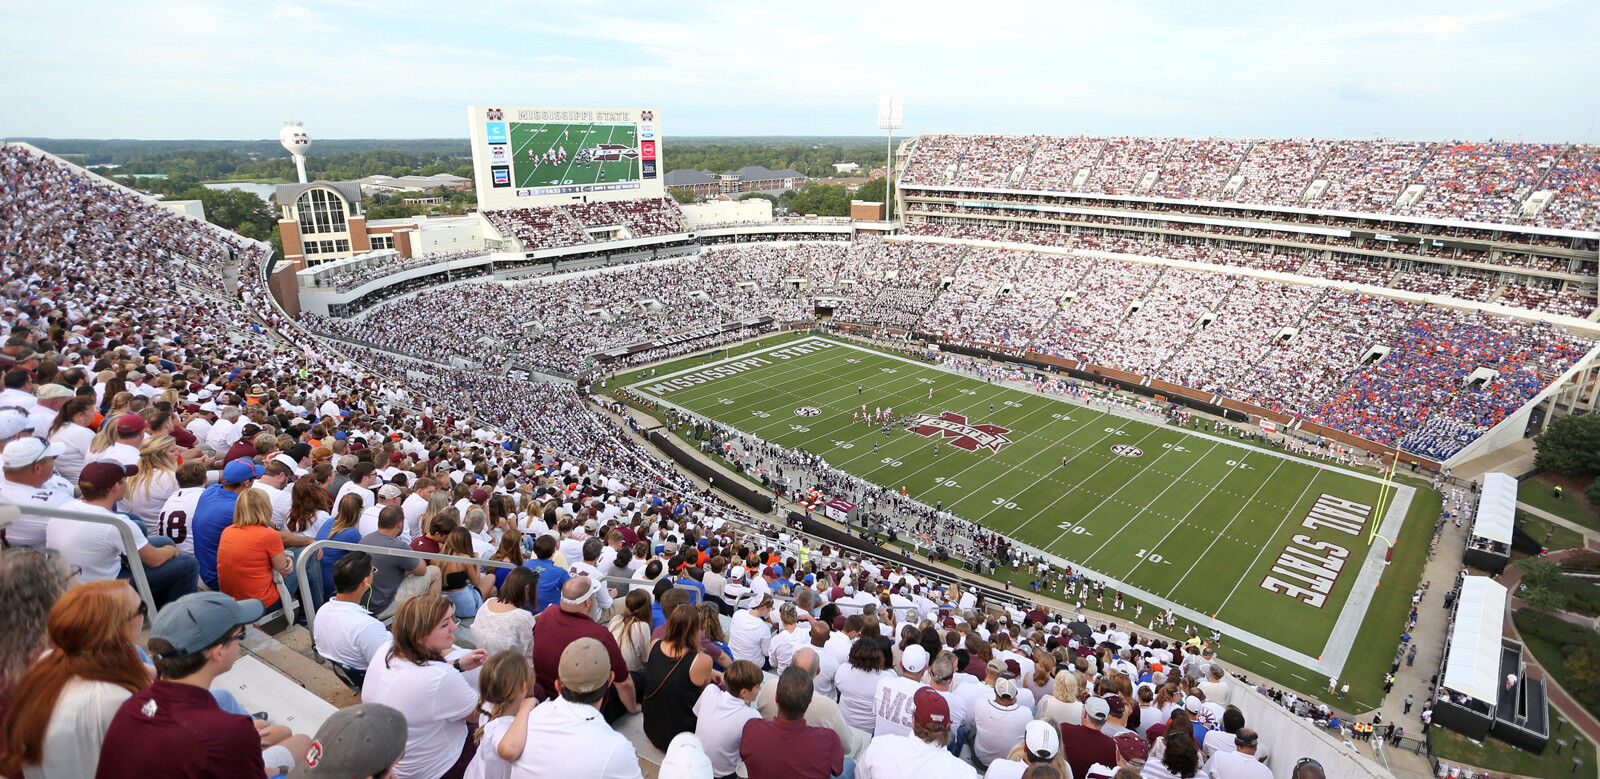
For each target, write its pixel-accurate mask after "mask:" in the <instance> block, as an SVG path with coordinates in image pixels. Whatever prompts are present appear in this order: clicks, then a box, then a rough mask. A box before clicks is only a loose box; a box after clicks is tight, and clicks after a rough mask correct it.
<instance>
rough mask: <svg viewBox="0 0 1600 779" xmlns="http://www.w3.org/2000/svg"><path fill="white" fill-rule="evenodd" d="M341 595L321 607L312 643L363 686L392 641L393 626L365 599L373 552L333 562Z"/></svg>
mask: <svg viewBox="0 0 1600 779" xmlns="http://www.w3.org/2000/svg"><path fill="white" fill-rule="evenodd" d="M333 586H334V589H335V590H336V591H337V593H338V594H336V595H334V596H333V598H331V599H330V600H329V601H328V602H327V603H325V604H323V606H322V607H321V608H319V609H317V621H316V624H315V626H314V628H313V630H312V642H313V644H315V646H316V649H317V654H319V655H322V656H323V657H325V658H327V659H328V660H331V661H333V662H335V663H338V664H339V665H341V666H344V671H345V673H346V674H347V675H349V676H350V677H351V679H352V680H353V681H355V683H356V684H357V685H358V686H359V685H360V684H361V681H362V677H364V676H365V675H366V670H367V667H368V666H370V665H371V664H372V659H373V657H374V655H376V654H377V652H378V649H379V648H381V647H382V646H383V645H384V644H386V643H388V642H389V640H390V638H391V637H390V635H389V629H388V628H386V627H384V626H383V623H382V622H379V621H378V620H377V619H375V618H373V616H372V613H371V612H369V611H367V608H366V606H363V605H362V601H363V600H364V599H365V598H366V597H367V592H368V591H370V590H371V589H372V555H369V554H367V553H366V552H350V553H349V554H346V555H345V556H343V557H341V558H339V562H336V563H334V564H333Z"/></svg>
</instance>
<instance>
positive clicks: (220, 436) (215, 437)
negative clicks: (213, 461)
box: [205, 419, 241, 454]
mask: <svg viewBox="0 0 1600 779" xmlns="http://www.w3.org/2000/svg"><path fill="white" fill-rule="evenodd" d="M240 427H241V425H240V424H239V423H238V422H237V421H233V422H229V421H228V420H226V419H218V420H217V421H216V422H215V423H213V424H212V425H211V432H210V433H208V434H206V437H205V442H206V446H209V447H211V451H213V452H216V453H217V454H222V453H224V452H226V451H228V447H230V446H233V442H234V440H235V439H237V438H238V437H239V428H240Z"/></svg>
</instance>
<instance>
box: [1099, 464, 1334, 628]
mask: <svg viewBox="0 0 1600 779" xmlns="http://www.w3.org/2000/svg"><path fill="white" fill-rule="evenodd" d="M1240 462H1244V461H1243V460H1240ZM1281 468H1283V461H1281V460H1280V461H1279V462H1278V464H1277V465H1276V466H1273V468H1272V473H1269V474H1267V478H1265V479H1262V480H1261V486H1259V487H1256V491H1255V494H1252V495H1251V496H1250V497H1249V498H1247V499H1245V502H1244V505H1242V506H1240V507H1239V510H1238V511H1237V512H1234V515H1233V517H1232V518H1231V519H1229V520H1228V524H1226V525H1223V526H1222V530H1220V531H1218V532H1217V534H1216V536H1215V537H1213V538H1212V539H1211V543H1210V544H1208V545H1207V546H1206V549H1205V551H1204V552H1201V553H1200V555H1199V556H1198V557H1196V558H1195V559H1194V565H1192V566H1190V567H1189V570H1187V571H1184V572H1183V576H1182V577H1181V578H1179V579H1178V583H1177V584H1174V585H1172V589H1170V590H1168V591H1167V597H1172V593H1174V592H1177V591H1178V588H1179V587H1182V586H1183V582H1184V580H1185V579H1188V578H1189V574H1191V573H1194V572H1195V569H1197V568H1199V567H1200V563H1201V562H1202V561H1204V560H1205V559H1206V555H1208V554H1210V553H1211V549H1212V547H1214V546H1216V545H1217V542H1218V541H1221V540H1222V537H1223V536H1224V535H1225V534H1226V533H1227V532H1228V528H1231V527H1233V523H1235V522H1237V521H1239V517H1242V516H1244V512H1245V509H1248V508H1252V507H1256V508H1259V507H1260V506H1261V505H1262V504H1259V503H1256V500H1255V497H1256V495H1259V494H1260V493H1261V489H1262V487H1265V486H1267V484H1268V483H1270V482H1271V481H1272V479H1273V478H1274V477H1276V476H1277V475H1278V471H1279V470H1280V469H1281ZM1232 475H1233V471H1229V472H1228V473H1227V474H1226V475H1224V476H1223V480H1224V481H1226V480H1227V477H1228V476H1232ZM1320 475H1322V471H1312V472H1311V481H1313V482H1315V481H1316V480H1317V477H1318V476H1320ZM1217 486H1218V487H1220V486H1222V482H1217ZM1310 488H1311V485H1310V484H1307V485H1306V489H1310ZM1213 492H1215V490H1213ZM1211 494H1212V493H1210V492H1208V493H1206V495H1205V497H1202V498H1201V499H1200V500H1199V501H1196V502H1195V505H1196V506H1198V505H1200V504H1201V503H1204V502H1205V499H1206V498H1207V497H1210V496H1211ZM1300 496H1301V497H1305V493H1304V492H1301V493H1300ZM1299 501H1300V498H1295V502H1296V503H1298V502H1299ZM1280 508H1281V507H1280ZM1281 510H1282V511H1284V513H1285V515H1286V516H1292V515H1293V513H1294V504H1290V505H1289V507H1288V508H1287V509H1281ZM1278 527H1279V529H1282V527H1283V526H1282V525H1281V524H1280V525H1279V526H1278ZM1167 535H1169V536H1170V535H1172V534H1171V533H1170V532H1169V533H1168V534H1167ZM1275 536H1277V531H1274V532H1273V534H1272V536H1268V537H1267V540H1268V541H1269V542H1270V541H1271V540H1272V538H1273V537H1275ZM1229 538H1230V539H1232V537H1231V536H1230V537H1229ZM1161 540H1162V541H1166V540H1167V539H1166V536H1163V537H1162V538H1161ZM1234 540H1236V539H1234ZM1156 546H1160V544H1159V543H1158V544H1156ZM1154 548H1155V547H1151V549H1154ZM1263 548H1265V547H1263ZM1257 557H1258V559H1259V554H1258V555H1257ZM1134 567H1136V568H1137V567H1138V566H1134ZM1253 567H1255V563H1254V562H1251V563H1250V565H1248V566H1246V567H1245V569H1244V571H1245V574H1248V573H1249V572H1250V569H1251V568H1253ZM1129 573H1130V574H1131V573H1132V571H1129ZM1229 594H1230V595H1231V594H1232V593H1229ZM1224 603H1226V599H1224ZM1213 613H1216V614H1220V613H1222V607H1221V606H1218V607H1217V610H1216V611H1215V612H1213Z"/></svg>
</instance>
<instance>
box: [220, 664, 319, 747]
mask: <svg viewBox="0 0 1600 779" xmlns="http://www.w3.org/2000/svg"><path fill="white" fill-rule="evenodd" d="M212 687H213V688H221V689H224V690H227V691H228V692H231V693H233V697H235V698H237V699H239V705H241V706H243V707H244V709H245V711H249V712H257V711H264V712H266V713H268V714H270V715H271V716H272V724H274V725H283V726H285V727H287V728H289V729H290V730H292V731H294V732H296V733H304V734H306V735H308V736H309V735H311V734H314V733H316V732H317V728H320V727H322V723H323V721H324V720H326V719H328V718H329V717H331V716H333V713H334V712H336V711H338V710H339V709H338V708H337V707H335V706H334V705H333V704H331V703H329V702H327V701H325V700H323V699H322V698H320V697H318V696H317V695H315V694H314V693H312V692H311V691H310V690H307V689H306V688H304V687H301V686H300V685H299V684H298V683H296V682H295V681H294V680H293V679H290V678H289V677H287V676H284V675H283V674H281V673H278V672H277V671H275V670H273V669H272V667H271V666H268V665H267V664H266V663H263V662H261V661H260V660H257V659H256V658H254V657H249V656H245V657H241V658H239V660H238V661H237V662H235V663H234V664H233V668H232V669H231V670H229V671H228V672H227V673H225V674H222V675H221V676H218V677H217V679H216V681H215V682H213V683H212Z"/></svg>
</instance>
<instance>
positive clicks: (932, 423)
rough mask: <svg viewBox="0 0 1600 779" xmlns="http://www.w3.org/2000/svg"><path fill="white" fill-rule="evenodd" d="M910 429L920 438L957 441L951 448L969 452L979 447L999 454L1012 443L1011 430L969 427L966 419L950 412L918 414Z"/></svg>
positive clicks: (913, 419)
mask: <svg viewBox="0 0 1600 779" xmlns="http://www.w3.org/2000/svg"><path fill="white" fill-rule="evenodd" d="M910 429H911V432H913V433H916V434H917V435H920V436H934V435H939V434H943V435H944V437H945V438H953V439H955V440H954V441H951V442H950V445H951V446H954V447H955V448H957V449H965V450H967V451H969V452H976V451H978V448H979V447H983V448H984V449H988V450H989V451H992V452H998V451H1000V447H1002V446H1005V445H1006V444H1009V443H1011V439H1009V438H1006V433H1009V432H1011V431H1010V430H1008V429H1006V428H1003V427H1000V426H999V425H969V424H967V418H966V417H964V416H962V415H960V414H956V413H953V412H950V411H946V412H944V413H942V414H940V415H939V416H933V415H932V414H918V415H916V416H914V417H912V418H911V428H910Z"/></svg>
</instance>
